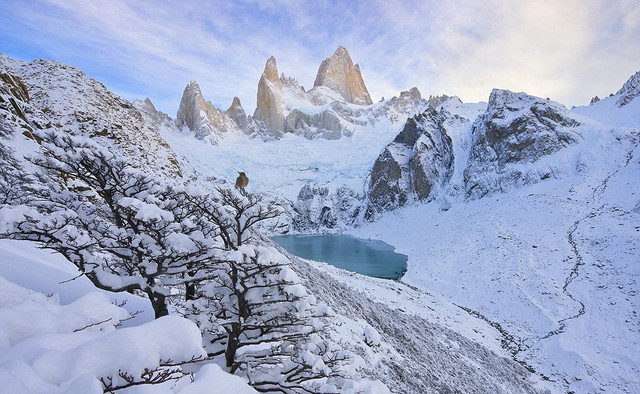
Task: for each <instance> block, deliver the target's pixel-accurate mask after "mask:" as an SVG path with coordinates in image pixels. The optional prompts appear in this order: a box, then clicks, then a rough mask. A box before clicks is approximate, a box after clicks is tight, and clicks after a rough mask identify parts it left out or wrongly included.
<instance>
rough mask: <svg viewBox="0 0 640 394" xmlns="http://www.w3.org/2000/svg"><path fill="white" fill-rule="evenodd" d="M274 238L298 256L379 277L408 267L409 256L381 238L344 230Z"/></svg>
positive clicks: (391, 276) (393, 276)
mask: <svg viewBox="0 0 640 394" xmlns="http://www.w3.org/2000/svg"><path fill="white" fill-rule="evenodd" d="M271 239H272V240H273V241H275V242H276V243H277V244H278V245H280V246H282V247H283V248H285V249H286V250H287V251H288V252H289V253H291V254H294V255H296V256H298V257H302V258H304V259H309V260H316V261H324V262H326V263H329V264H331V265H333V266H336V267H338V268H342V269H345V270H349V271H353V272H357V273H359V274H363V275H368V276H373V277H375V278H382V279H400V278H401V277H402V275H404V273H405V271H406V270H407V256H406V255H404V254H400V253H396V252H394V247H393V246H391V245H389V244H387V243H385V242H382V241H378V240H368V239H360V238H356V237H353V236H351V235H342V234H318V235H316V234H314V235H300V234H295V235H277V236H273V237H271Z"/></svg>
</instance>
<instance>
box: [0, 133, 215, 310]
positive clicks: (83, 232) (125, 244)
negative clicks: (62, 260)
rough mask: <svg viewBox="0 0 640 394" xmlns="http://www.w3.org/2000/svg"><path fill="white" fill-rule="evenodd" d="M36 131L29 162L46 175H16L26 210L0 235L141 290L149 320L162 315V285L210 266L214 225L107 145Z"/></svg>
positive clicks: (177, 191)
mask: <svg viewBox="0 0 640 394" xmlns="http://www.w3.org/2000/svg"><path fill="white" fill-rule="evenodd" d="M36 136H37V137H38V140H39V142H40V145H41V150H40V152H41V153H40V154H36V155H32V156H31V157H29V160H30V161H31V163H33V164H35V165H36V166H37V167H38V168H40V169H42V170H43V172H42V173H41V174H44V175H46V178H41V179H37V180H36V179H25V180H24V181H25V182H24V183H23V184H22V185H21V190H22V192H23V193H26V192H27V191H30V192H32V195H31V196H30V198H29V199H28V200H26V201H22V200H19V201H17V202H18V203H19V204H22V205H21V206H22V207H23V208H24V207H28V208H29V209H28V211H24V209H23V211H24V212H25V213H24V214H23V215H21V217H20V216H18V215H13V218H14V219H15V220H14V223H13V226H12V227H11V228H8V227H10V226H5V228H4V229H3V230H4V234H3V236H6V237H12V238H16V239H27V240H33V241H37V242H40V243H42V244H43V245H44V247H47V248H51V249H55V250H57V251H58V252H60V253H61V254H62V255H64V256H65V257H66V258H67V259H69V260H70V261H71V262H72V263H74V264H75V265H76V266H77V267H78V268H79V269H80V271H81V272H82V273H83V274H84V275H86V276H87V277H88V278H89V279H90V280H91V281H92V282H93V284H94V285H95V286H96V287H98V288H101V289H104V290H110V291H116V292H117V291H130V292H131V291H135V290H139V291H142V292H143V293H145V294H146V295H147V296H148V297H149V299H150V300H151V303H152V305H153V308H154V312H155V314H156V317H160V316H164V315H167V314H168V310H167V303H166V296H167V294H168V290H167V286H168V285H178V284H181V283H188V282H190V281H192V280H193V278H192V276H193V274H194V269H195V267H198V269H204V268H206V267H207V265H208V264H214V262H213V260H212V257H213V256H214V255H215V253H216V246H220V245H221V243H220V242H219V241H216V236H217V234H216V229H215V227H212V226H210V225H209V224H208V223H207V222H203V221H202V220H201V217H202V215H200V214H199V211H198V209H197V207H194V206H193V205H192V204H189V203H188V198H187V196H186V192H185V191H184V188H181V187H180V186H179V185H169V184H167V183H165V182H162V181H159V180H157V179H155V177H153V176H152V175H149V174H147V173H145V172H143V171H141V170H139V169H137V168H135V167H134V166H133V165H132V164H131V163H130V161H129V160H127V158H123V157H118V156H116V155H115V154H114V153H112V152H111V151H110V150H109V149H108V148H107V147H105V146H101V145H98V144H97V143H96V142H94V141H92V140H90V139H88V138H83V137H79V136H72V135H69V134H62V135H58V134H56V133H55V132H52V131H44V132H42V131H40V132H38V133H37V134H36ZM3 189H8V187H5V188H3ZM3 189H0V191H2V190H3ZM7 198H8V197H4V199H5V200H6V199H7ZM5 208H6V207H5ZM8 209H9V210H11V211H15V210H16V206H15V205H14V206H11V207H9V208H8ZM217 242H218V243H219V244H220V245H217Z"/></svg>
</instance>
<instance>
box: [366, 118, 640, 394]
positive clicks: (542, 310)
mask: <svg viewBox="0 0 640 394" xmlns="http://www.w3.org/2000/svg"><path fill="white" fill-rule="evenodd" d="M593 127H594V128H593V129H592V130H591V132H590V133H588V134H586V133H585V135H584V137H585V141H584V142H583V143H581V144H579V145H577V146H574V147H570V148H566V149H565V150H564V151H562V153H561V154H558V155H556V157H555V160H556V161H559V162H561V163H564V162H566V163H571V164H572V166H571V167H569V168H567V167H565V168H567V169H568V173H567V174H566V175H564V176H562V177H561V179H548V180H545V181H542V182H540V183H538V184H536V185H531V186H526V187H522V188H519V189H513V190H511V191H510V192H509V193H505V194H494V195H492V196H491V197H487V198H483V199H479V200H475V201H469V202H464V203H457V204H453V205H452V206H451V207H449V209H448V210H447V211H446V212H445V211H441V210H439V209H438V206H437V205H435V204H427V205H420V206H414V207H410V208H406V209H403V210H400V211H396V212H392V213H388V214H387V215H386V216H384V217H383V218H381V219H380V220H379V221H378V222H376V223H372V224H367V225H365V226H363V227H361V228H358V229H355V230H353V233H354V234H355V235H357V236H361V237H371V238H376V239H382V240H384V241H386V242H389V243H390V244H392V245H395V246H396V247H397V248H398V251H399V252H401V253H405V254H407V255H408V256H409V263H408V266H409V269H408V272H407V274H406V275H405V276H404V277H403V282H406V283H408V284H410V285H413V286H416V287H417V288H420V289H424V290H427V291H429V292H433V293H435V294H440V295H442V296H443V297H445V298H447V299H449V300H451V301H452V302H454V303H456V304H458V305H460V306H462V307H464V308H466V309H468V310H469V313H471V314H473V315H475V316H479V317H481V318H483V319H486V320H487V321H490V322H493V323H496V324H499V325H500V327H501V330H503V332H504V334H505V340H506V341H507V342H506V343H505V344H506V345H507V346H508V347H509V348H510V349H511V351H512V352H513V354H514V356H515V358H516V359H518V360H523V361H525V362H526V363H528V364H529V365H530V366H532V367H533V369H534V370H535V371H536V372H537V373H539V374H541V375H542V376H545V377H547V378H548V379H550V380H551V381H553V382H556V383H558V384H560V385H561V386H562V387H564V388H565V390H567V391H574V392H597V391H601V390H605V391H607V392H628V391H634V390H635V389H637V388H638V387H640V386H639V385H640V380H638V376H640V374H639V372H640V358H639V357H638V355H637V352H635V351H634V350H632V349H635V348H637V347H638V346H639V345H640V335H639V334H638V324H637V322H638V317H637V311H638V283H640V282H639V281H640V266H638V256H639V252H638V251H639V250H640V235H639V234H640V233H639V231H640V181H639V179H640V177H639V176H638V174H640V148H638V141H639V135H638V132H637V131H627V130H624V129H611V128H604V127H600V128H598V127H597V126H595V125H593ZM562 165H563V167H564V166H565V165H564V164H562Z"/></svg>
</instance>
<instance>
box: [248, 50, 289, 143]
mask: <svg viewBox="0 0 640 394" xmlns="http://www.w3.org/2000/svg"><path fill="white" fill-rule="evenodd" d="M278 75H279V74H278V66H277V64H276V58H275V57H273V56H271V57H270V58H269V59H268V60H267V63H266V64H265V66H264V72H263V73H262V76H261V77H260V82H258V95H257V102H256V110H255V112H254V114H253V117H254V118H255V119H257V120H260V121H262V122H264V124H265V126H266V127H267V128H268V129H269V130H271V131H272V132H273V133H274V134H275V135H277V136H281V135H282V134H283V133H284V114H283V110H284V90H283V86H282V82H281V81H280V77H278Z"/></svg>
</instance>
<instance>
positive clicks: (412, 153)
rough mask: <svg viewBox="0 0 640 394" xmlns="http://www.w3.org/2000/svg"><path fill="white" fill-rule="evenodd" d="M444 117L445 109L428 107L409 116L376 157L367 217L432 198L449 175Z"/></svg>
mask: <svg viewBox="0 0 640 394" xmlns="http://www.w3.org/2000/svg"><path fill="white" fill-rule="evenodd" d="M445 116H446V115H445V112H441V113H438V112H436V111H435V110H434V109H433V108H431V107H430V108H428V109H427V110H426V111H424V112H423V113H422V114H419V115H416V116H414V117H413V118H410V119H408V120H407V122H406V123H405V126H404V128H403V129H402V131H401V132H400V134H398V135H397V136H396V138H395V139H394V140H393V142H391V143H390V144H389V145H387V147H386V148H385V149H384V151H383V152H382V153H381V154H380V156H379V157H378V159H376V161H375V163H374V165H373V170H372V171H371V179H370V183H369V193H368V197H369V205H368V207H367V211H366V216H365V217H366V219H367V220H371V219H374V218H375V215H376V214H378V213H380V212H383V211H388V210H392V209H395V208H398V207H402V206H405V205H407V204H408V203H410V202H411V201H414V200H418V201H430V200H433V199H434V198H435V196H436V194H437V191H438V190H440V189H442V188H443V186H444V185H445V183H446V182H447V181H448V180H449V179H450V178H451V174H452V172H453V148H452V143H451V138H450V137H449V136H448V135H447V132H446V130H445V129H444V127H443V126H442V123H443V120H444V118H445Z"/></svg>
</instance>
